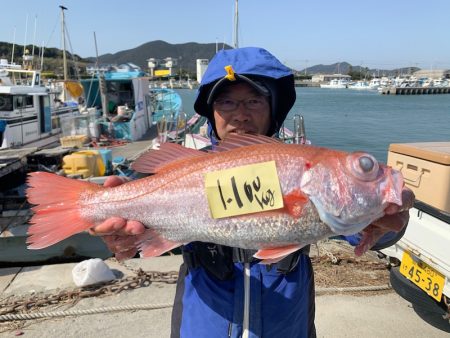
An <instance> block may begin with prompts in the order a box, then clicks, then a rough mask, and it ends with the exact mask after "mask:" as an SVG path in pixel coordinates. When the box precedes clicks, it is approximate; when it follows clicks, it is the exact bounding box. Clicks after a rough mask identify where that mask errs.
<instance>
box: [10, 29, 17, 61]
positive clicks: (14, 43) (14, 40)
mask: <svg viewBox="0 0 450 338" xmlns="http://www.w3.org/2000/svg"><path fill="white" fill-rule="evenodd" d="M15 47H16V27H15V26H14V34H13V45H12V52H11V64H13V62H14V48H15Z"/></svg>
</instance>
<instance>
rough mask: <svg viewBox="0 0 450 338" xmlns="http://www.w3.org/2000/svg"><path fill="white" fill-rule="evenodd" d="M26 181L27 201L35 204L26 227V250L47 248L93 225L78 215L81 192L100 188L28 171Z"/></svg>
mask: <svg viewBox="0 0 450 338" xmlns="http://www.w3.org/2000/svg"><path fill="white" fill-rule="evenodd" d="M27 183H28V189H27V198H28V201H29V203H31V204H35V206H34V207H33V208H32V209H33V211H34V215H33V217H32V218H31V220H30V223H31V225H30V227H29V228H28V235H29V237H28V239H27V244H28V248H29V249H42V248H46V247H48V246H50V245H52V244H55V243H57V242H60V241H62V240H63V239H66V238H68V237H70V236H72V235H74V234H76V233H79V232H82V231H84V230H87V229H89V228H90V227H92V226H93V225H94V224H92V223H90V222H88V221H87V220H85V219H83V218H82V217H81V213H80V211H81V206H80V204H79V199H80V194H81V192H82V191H85V190H87V189H88V190H100V189H103V187H101V186H98V185H97V184H94V183H89V182H84V181H80V180H74V179H69V178H66V177H62V176H58V175H55V174H50V173H46V172H34V173H31V174H29V176H28V182H27Z"/></svg>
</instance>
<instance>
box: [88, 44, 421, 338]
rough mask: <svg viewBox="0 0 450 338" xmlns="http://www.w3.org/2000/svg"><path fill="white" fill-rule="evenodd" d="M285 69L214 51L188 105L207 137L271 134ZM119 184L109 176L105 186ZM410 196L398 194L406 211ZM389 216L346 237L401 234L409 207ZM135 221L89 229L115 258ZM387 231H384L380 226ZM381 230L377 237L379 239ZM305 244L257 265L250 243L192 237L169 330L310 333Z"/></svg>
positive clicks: (281, 107) (369, 240) (246, 52)
mask: <svg viewBox="0 0 450 338" xmlns="http://www.w3.org/2000/svg"><path fill="white" fill-rule="evenodd" d="M295 98H296V94H295V87H294V78H293V75H292V73H291V71H290V70H289V69H288V68H287V67H285V66H284V65H282V64H281V63H280V62H279V61H278V60H277V59H276V58H275V57H274V56H273V55H271V54H270V53H269V52H267V51H266V50H264V49H261V48H241V49H233V50H225V51H221V52H219V53H218V54H217V55H216V56H215V57H214V58H213V59H212V60H211V62H210V64H209V66H208V69H207V71H206V73H205V74H204V77H203V80H202V84H201V86H200V88H199V92H198V96H197V99H196V101H195V104H194V108H195V110H196V111H197V113H199V114H200V115H203V116H206V117H207V118H208V120H209V123H210V126H211V138H212V141H213V143H215V142H216V141H217V140H220V139H225V138H226V137H227V136H228V135H229V134H230V133H256V134H263V135H267V136H274V135H275V134H276V132H277V131H278V130H279V128H280V127H281V125H282V123H283V121H284V119H285V118H286V116H287V114H288V112H289V110H290V109H291V107H292V106H293V104H294V102H295ZM118 183H121V182H120V181H119V179H118V178H111V179H110V180H109V181H108V182H107V185H111V186H112V185H116V184H118ZM412 200H413V195H412V194H411V193H409V192H408V191H405V194H404V202H405V203H404V205H405V207H406V208H405V210H407V209H408V208H410V207H411V204H412ZM387 212H388V213H389V216H387V217H385V218H384V219H381V220H379V221H378V222H376V224H373V225H371V226H369V227H368V228H367V230H366V231H365V234H362V235H356V236H351V237H349V238H347V240H349V241H350V242H351V243H352V244H354V245H358V247H357V250H359V252H362V251H364V250H366V249H368V248H371V247H373V246H374V245H375V244H376V245H377V248H381V247H383V246H385V245H386V244H387V245H390V244H392V242H395V241H396V240H398V239H399V238H400V237H401V232H400V233H399V234H397V235H396V234H395V233H394V232H390V230H394V231H397V232H399V231H400V230H401V229H403V228H404V227H405V225H406V223H407V221H408V212H407V211H404V212H400V213H399V210H398V208H397V207H395V206H389V207H388V210H387ZM143 231H144V228H143V226H142V224H140V223H138V222H133V221H128V222H127V221H126V220H123V219H120V218H111V219H109V220H107V221H105V222H104V223H103V224H101V225H99V226H97V227H96V228H95V233H97V234H111V233H112V234H113V235H112V236H105V237H104V238H105V241H106V242H107V244H108V246H109V247H110V249H111V250H112V251H113V252H115V253H116V257H117V258H118V259H125V258H129V257H133V256H134V255H135V254H136V248H135V244H134V241H133V236H127V235H133V234H139V233H141V232H143ZM387 232H388V234H387V235H386V236H383V235H384V234H385V233H387ZM382 236H383V238H382V240H380V241H378V243H376V242H377V240H379V239H380V238H381V237H382ZM308 249H309V248H308V247H307V248H303V249H302V250H299V251H297V252H295V253H293V254H290V255H289V256H288V257H286V258H284V259H283V260H282V261H280V262H278V263H276V264H273V265H270V266H266V265H262V264H258V261H257V260H255V259H254V258H253V253H254V252H252V251H251V250H242V249H239V248H230V247H225V246H221V245H216V244H211V243H201V242H195V243H190V244H188V245H186V246H185V247H184V248H183V258H184V264H183V265H182V266H181V268H180V274H179V280H178V284H177V293H176V297H175V304H174V310H173V313H172V337H179V336H182V337H241V336H247V337H314V336H315V328H314V279H313V272H312V267H311V261H310V259H309V256H308Z"/></svg>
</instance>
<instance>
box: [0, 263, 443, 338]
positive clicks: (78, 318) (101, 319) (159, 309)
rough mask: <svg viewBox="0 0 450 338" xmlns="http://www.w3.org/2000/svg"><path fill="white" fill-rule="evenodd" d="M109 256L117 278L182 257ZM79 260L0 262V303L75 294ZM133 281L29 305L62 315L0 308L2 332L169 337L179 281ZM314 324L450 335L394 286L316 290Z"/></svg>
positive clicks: (168, 266)
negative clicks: (14, 313)
mask: <svg viewBox="0 0 450 338" xmlns="http://www.w3.org/2000/svg"><path fill="white" fill-rule="evenodd" d="M105 262H106V263H107V264H108V266H109V267H110V268H111V269H112V271H113V272H114V273H115V275H116V276H117V277H118V278H122V280H124V279H126V278H133V276H136V271H137V270H138V269H142V270H143V271H146V272H149V271H159V272H169V271H177V270H178V267H179V264H180V262H181V258H180V256H163V257H158V258H150V259H131V260H128V261H126V262H125V263H124V264H122V263H119V262H117V261H115V260H114V259H108V260H106V261H105ZM75 264H76V263H66V264H55V265H45V266H32V267H23V268H21V267H11V268H4V269H0V304H4V302H5V301H10V302H14V300H15V299H17V300H20V299H24V298H30V297H32V296H33V295H34V296H39V295H41V298H40V299H41V300H42V302H43V303H44V304H45V302H46V301H48V300H49V299H51V298H52V296H55V295H58V294H61V292H62V293H63V294H70V291H72V295H73V294H74V293H73V291H74V290H75V291H76V290H77V289H76V286H75V284H74V282H73V278H72V269H73V267H74V266H75ZM125 284H126V283H125ZM125 284H124V283H123V282H122V285H125ZM117 285H120V283H119V284H117ZM128 286H129V287H128V289H124V290H122V291H121V292H117V293H112V292H105V293H104V294H102V295H98V296H93V297H85V298H81V299H79V300H78V301H76V297H75V299H74V300H65V301H60V302H55V303H54V304H52V305H48V306H46V307H40V308H37V307H30V310H29V311H28V313H30V314H44V315H45V314H48V315H51V314H55V312H59V314H60V315H57V314H58V313H56V316H55V317H44V318H41V319H33V320H3V317H4V315H3V316H1V315H0V318H2V321H0V337H14V336H23V337H36V338H38V337H39V338H41V337H93V338H99V337H158V338H159V337H163V338H164V337H169V336H170V315H171V310H172V309H171V304H172V301H173V297H174V294H175V284H168V283H164V282H151V283H147V284H145V283H144V285H142V286H140V287H133V286H132V285H131V284H130V283H129V284H128ZM135 286H136V285H135ZM90 292H92V290H91V291H90ZM75 294H76V293H75ZM42 295H44V296H42ZM31 305H32V304H31V303H30V306H31ZM138 308H145V310H138ZM5 312H7V307H5V306H4V305H2V306H0V313H5ZM199 325H201V323H199ZM316 327H317V336H318V337H369V338H370V337H385V338H388V337H395V338H397V337H428V338H435V337H436V338H440V337H442V338H443V337H447V335H448V333H445V332H443V331H440V330H438V329H435V328H433V327H432V326H430V325H428V324H427V323H425V322H424V321H423V320H421V319H420V318H419V317H418V316H417V315H416V314H415V313H414V311H413V310H412V308H411V306H410V304H409V303H407V302H406V301H404V300H403V299H402V298H400V296H398V295H397V294H396V293H394V292H393V291H383V292H370V293H363V294H361V295H352V294H343V293H331V294H329V293H327V294H326V295H318V296H317V297H316Z"/></svg>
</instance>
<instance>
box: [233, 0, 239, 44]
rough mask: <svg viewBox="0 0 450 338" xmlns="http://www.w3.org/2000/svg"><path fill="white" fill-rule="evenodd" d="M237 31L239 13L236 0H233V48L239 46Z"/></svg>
mask: <svg viewBox="0 0 450 338" xmlns="http://www.w3.org/2000/svg"><path fill="white" fill-rule="evenodd" d="M238 31H239V13H238V0H235V5H234V37H233V39H234V43H233V45H234V48H239V37H238V35H239V34H238Z"/></svg>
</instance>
